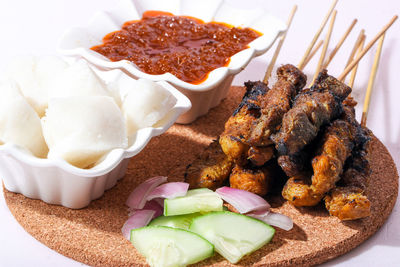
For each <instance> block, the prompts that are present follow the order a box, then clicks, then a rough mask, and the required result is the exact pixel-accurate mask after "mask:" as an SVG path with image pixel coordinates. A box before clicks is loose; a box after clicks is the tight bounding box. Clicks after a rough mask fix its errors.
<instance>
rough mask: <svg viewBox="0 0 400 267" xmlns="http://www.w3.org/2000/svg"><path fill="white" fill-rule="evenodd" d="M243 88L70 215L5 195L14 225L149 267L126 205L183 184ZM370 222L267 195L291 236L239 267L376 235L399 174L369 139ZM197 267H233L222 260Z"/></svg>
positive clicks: (105, 260)
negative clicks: (149, 185) (153, 187)
mask: <svg viewBox="0 0 400 267" xmlns="http://www.w3.org/2000/svg"><path fill="white" fill-rule="evenodd" d="M243 93H244V89H243V88H242V87H232V88H231V90H230V92H229V95H228V98H227V99H225V100H224V101H223V102H222V103H221V104H220V105H219V106H218V107H216V108H214V109H212V110H211V111H210V112H209V113H208V114H207V115H206V116H203V117H201V118H200V119H198V120H197V121H196V122H194V123H192V124H190V125H174V126H173V127H171V128H170V129H169V130H168V131H167V132H166V133H165V134H163V135H162V136H159V137H156V138H154V139H152V140H151V142H150V143H149V144H148V145H147V146H146V148H145V149H144V150H143V151H142V152H141V153H140V154H139V155H137V156H135V157H134V158H132V160H131V161H130V165H129V168H128V171H127V173H126V176H125V177H124V178H123V179H121V180H120V181H119V182H118V183H117V185H116V186H115V187H114V188H112V189H110V190H109V191H107V192H106V193H105V194H104V196H102V197H101V198H100V199H98V200H95V201H93V202H92V203H91V204H90V205H89V206H88V207H87V208H84V209H81V210H71V209H68V208H64V207H60V206H55V205H49V204H46V203H44V202H42V201H40V200H32V199H28V198H26V197H24V196H22V195H20V194H15V193H11V192H8V191H7V190H4V195H5V199H6V202H7V205H8V207H9V208H10V210H11V212H12V214H13V215H14V217H15V218H16V220H17V221H18V222H19V223H20V224H21V225H22V226H23V227H24V228H25V230H26V231H27V232H28V233H29V234H31V235H32V236H33V237H35V238H36V239H37V240H39V241H40V242H42V243H43V244H45V245H46V246H48V247H50V248H51V249H54V250H55V251H57V252H59V253H61V254H63V255H65V256H67V257H70V258H72V259H74V260H77V261H79V262H82V263H85V264H88V265H91V266H146V262H145V259H144V258H143V257H142V256H141V255H139V254H138V253H137V251H136V250H135V248H134V247H133V246H132V245H131V244H130V243H129V242H128V241H127V240H125V239H124V237H123V236H122V234H121V227H122V225H123V224H124V222H125V220H126V219H127V218H128V212H127V208H126V207H125V205H124V203H125V200H126V198H127V197H128V195H129V193H130V192H131V191H132V190H133V189H134V188H135V186H136V185H138V184H140V183H142V182H143V181H144V180H146V179H147V178H150V177H153V176H157V175H165V176H168V177H169V181H181V180H183V173H184V170H185V167H186V165H187V164H189V163H190V162H192V161H193V160H194V159H195V157H196V156H197V155H198V154H199V153H201V152H202V150H203V149H204V148H205V147H206V146H207V145H208V144H209V143H210V142H211V141H212V140H213V139H215V138H216V137H217V136H218V134H219V133H221V132H222V130H223V127H224V122H225V121H226V120H227V118H228V117H229V116H230V114H231V113H232V111H233V110H234V108H235V107H236V106H237V104H238V103H239V102H240V99H241V97H242V95H243ZM372 145H373V149H372V162H371V168H372V171H373V172H372V174H371V175H372V177H371V181H372V182H371V186H370V188H373V191H372V190H371V192H368V195H369V198H370V200H371V202H372V207H371V210H372V216H370V217H368V218H366V219H362V220H357V221H350V222H341V221H340V220H339V219H337V218H335V217H330V216H329V215H328V213H327V211H326V210H325V209H324V208H323V207H322V206H317V207H312V208H294V207H293V206H291V205H290V204H288V203H286V202H284V201H283V199H282V198H281V197H279V196H273V197H267V200H268V201H269V202H270V203H271V205H272V207H273V208H272V210H273V211H275V212H280V213H283V214H286V215H288V216H290V217H291V218H293V221H294V228H293V229H292V230H291V231H288V232H286V231H283V230H280V229H277V231H276V234H275V236H274V238H273V239H272V241H271V242H270V243H269V244H267V245H266V246H264V247H262V248H261V249H259V250H258V251H256V252H255V253H253V254H251V255H250V256H247V257H245V258H243V259H242V260H241V261H240V262H239V263H238V264H237V266H309V265H315V264H318V263H322V262H325V261H328V260H329V259H332V258H334V257H337V256H339V255H341V254H344V253H346V252H348V251H349V250H351V249H353V248H354V247H356V246H357V245H359V244H361V243H362V242H363V241H365V240H366V239H367V238H369V237H370V236H371V235H373V234H374V233H375V232H376V231H377V230H378V229H379V227H380V226H382V224H383V223H384V222H385V220H386V219H387V217H388V216H389V215H390V212H391V211H392V209H393V206H394V204H395V201H396V197H397V191H398V174H397V170H396V166H395V164H394V162H393V160H392V158H391V156H390V154H389V152H388V151H387V149H386V148H385V147H384V145H383V144H382V143H381V142H380V141H379V140H377V139H376V138H375V139H374V140H373V144H372ZM197 266H232V264H230V263H229V262H227V261H226V260H224V259H223V258H222V257H221V256H219V255H215V256H214V257H212V258H210V259H208V260H206V261H202V262H200V263H198V264H197Z"/></svg>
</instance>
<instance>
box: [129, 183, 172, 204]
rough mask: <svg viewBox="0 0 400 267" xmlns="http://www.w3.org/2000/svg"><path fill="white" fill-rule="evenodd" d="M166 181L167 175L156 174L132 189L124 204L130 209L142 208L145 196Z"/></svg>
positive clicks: (145, 199)
mask: <svg viewBox="0 0 400 267" xmlns="http://www.w3.org/2000/svg"><path fill="white" fill-rule="evenodd" d="M166 181H167V177H164V176H157V177H153V178H150V179H148V180H147V181H145V182H144V183H142V184H140V185H139V186H138V187H136V188H135V190H133V192H132V193H131V194H130V195H129V197H128V199H127V200H126V205H127V206H128V207H129V208H131V209H142V208H143V207H144V205H145V204H146V201H147V196H148V195H149V194H150V193H151V192H152V191H153V190H154V188H156V187H157V186H159V185H160V184H162V183H165V182H166Z"/></svg>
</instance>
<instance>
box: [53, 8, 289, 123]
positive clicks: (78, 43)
mask: <svg viewBox="0 0 400 267" xmlns="http://www.w3.org/2000/svg"><path fill="white" fill-rule="evenodd" d="M146 10H158V11H167V12H171V13H172V14H174V15H186V16H192V17H196V18H199V19H201V20H203V21H205V22H209V21H217V22H225V23H228V24H230V25H233V26H236V27H250V28H252V29H255V30H257V31H258V32H260V33H262V34H263V35H262V36H261V37H259V38H257V39H256V40H254V41H253V42H251V43H250V44H249V48H247V49H245V50H242V51H240V52H239V53H237V54H235V55H233V56H232V57H231V60H230V62H229V65H228V66H226V67H221V68H217V69H215V70H213V71H212V72H210V73H209V75H208V78H207V79H206V80H205V81H203V82H202V83H200V84H191V83H187V82H184V81H182V80H179V79H178V78H177V77H176V76H174V75H172V74H171V73H165V74H162V75H151V74H147V73H144V72H142V71H140V70H139V69H138V68H137V67H136V66H135V64H133V63H132V62H130V61H127V60H121V61H117V62H112V61H110V60H109V59H108V58H106V57H104V56H102V55H101V54H99V53H97V52H94V51H93V50H91V49H90V48H91V47H93V46H95V45H99V44H101V43H102V40H103V37H104V36H105V35H106V34H108V33H110V32H113V31H117V30H120V29H121V27H122V25H123V24H124V23H125V22H127V21H131V20H139V19H140V18H141V17H142V14H143V12H144V11H146ZM285 30H286V24H285V23H283V22H282V21H281V20H279V19H277V18H275V17H274V16H272V15H271V14H269V13H268V12H267V11H265V10H262V9H237V8H235V7H232V6H231V5H229V4H228V3H227V1H226V0H198V1H194V0H163V1H161V0H121V2H120V4H119V5H118V6H117V7H116V8H115V9H114V10H112V11H109V12H99V13H97V14H96V15H95V16H94V18H93V19H92V20H91V21H90V23H89V24H88V26H86V27H82V28H72V29H70V30H68V31H66V32H65V33H64V34H63V36H62V37H61V39H60V42H59V47H58V48H59V51H60V52H61V53H62V54H64V55H68V56H76V57H84V58H85V59H86V60H88V61H89V62H91V63H92V64H94V65H95V66H97V67H98V68H100V69H122V70H123V71H124V72H126V73H128V74H129V75H130V76H131V77H133V78H135V79H137V78H145V79H149V80H153V81H167V82H169V83H171V84H172V85H173V86H175V87H176V88H177V89H178V90H180V91H181V92H182V93H183V94H185V95H186V96H187V97H188V98H189V99H190V101H191V102H192V108H191V110H190V111H188V112H186V113H185V114H183V115H182V116H180V117H179V118H178V120H177V122H179V123H190V122H192V121H194V120H195V119H196V118H197V117H199V116H201V115H204V114H206V113H207V112H208V110H209V109H210V108H212V107H214V106H216V105H218V104H219V103H220V101H221V100H222V99H223V98H225V97H226V95H227V93H228V89H229V87H230V86H231V84H232V80H233V78H234V76H235V75H236V74H237V73H239V72H240V71H242V70H243V69H244V68H245V67H246V66H247V64H248V63H249V62H250V60H251V59H252V58H253V57H256V56H260V55H262V54H263V53H265V52H266V51H267V50H268V49H269V48H270V47H271V46H272V44H273V43H274V41H275V40H276V38H277V37H278V36H279V34H281V33H282V32H284V31H285Z"/></svg>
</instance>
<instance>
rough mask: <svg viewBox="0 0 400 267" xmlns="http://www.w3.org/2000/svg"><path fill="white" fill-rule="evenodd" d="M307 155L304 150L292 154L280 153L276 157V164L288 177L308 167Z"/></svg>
mask: <svg viewBox="0 0 400 267" xmlns="http://www.w3.org/2000/svg"><path fill="white" fill-rule="evenodd" d="M308 156H309V154H308V153H305V152H304V151H300V152H299V153H296V154H294V155H282V156H279V157H278V164H279V166H280V167H281V168H282V170H283V171H284V172H285V174H286V175H287V176H288V177H292V176H297V175H299V174H301V173H303V172H304V171H305V170H307V169H308V165H309V164H307V160H308V159H309V157H308Z"/></svg>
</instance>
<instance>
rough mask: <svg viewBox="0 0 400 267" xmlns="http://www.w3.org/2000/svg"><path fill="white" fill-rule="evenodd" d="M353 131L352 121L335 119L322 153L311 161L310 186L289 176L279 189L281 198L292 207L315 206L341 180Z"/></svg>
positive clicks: (352, 139)
mask: <svg viewBox="0 0 400 267" xmlns="http://www.w3.org/2000/svg"><path fill="white" fill-rule="evenodd" d="M355 134H356V128H355V127H354V124H353V123H352V122H349V121H345V120H335V121H334V122H333V123H332V124H331V125H330V126H329V127H327V128H326V131H325V134H324V136H323V142H322V146H321V149H320V150H321V152H320V153H319V155H318V156H316V157H314V158H313V160H312V168H313V171H314V175H313V176H312V178H311V185H309V183H307V180H305V179H304V177H300V178H298V177H292V178H290V179H289V180H288V182H287V184H286V185H285V187H284V189H283V191H282V195H283V197H284V198H285V199H287V200H288V201H289V202H291V203H292V204H293V205H295V206H314V205H316V204H317V203H318V202H319V201H321V199H322V198H323V197H324V195H325V194H326V193H327V192H328V191H329V190H331V189H333V188H334V187H335V183H336V182H337V181H338V180H339V179H340V175H341V174H342V171H343V166H344V163H345V161H346V159H347V158H348V157H349V156H350V154H351V151H352V149H353V147H354V143H353V141H354V138H355ZM298 187H300V188H301V190H300V189H298ZM306 189H307V190H306ZM299 192H301V194H299Z"/></svg>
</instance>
